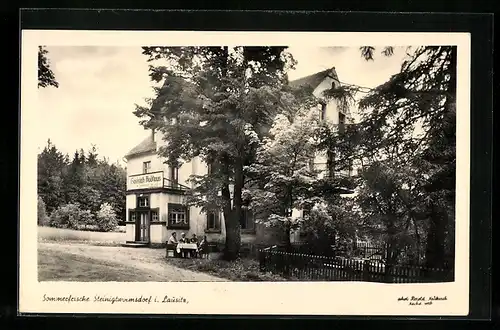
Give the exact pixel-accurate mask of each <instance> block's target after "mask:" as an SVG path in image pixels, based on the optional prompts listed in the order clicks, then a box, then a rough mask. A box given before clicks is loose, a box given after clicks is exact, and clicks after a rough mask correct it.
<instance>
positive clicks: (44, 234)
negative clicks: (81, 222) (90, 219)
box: [38, 226, 126, 246]
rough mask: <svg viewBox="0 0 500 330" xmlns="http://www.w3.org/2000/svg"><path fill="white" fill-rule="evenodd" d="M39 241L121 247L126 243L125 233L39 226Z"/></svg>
mask: <svg viewBox="0 0 500 330" xmlns="http://www.w3.org/2000/svg"><path fill="white" fill-rule="evenodd" d="M38 240H39V241H42V242H43V241H46V242H47V241H52V242H81V243H86V244H92V245H104V246H119V245H121V244H122V243H124V242H125V241H126V234H125V233H124V232H116V231H114V232H106V233H104V232H95V231H83V230H72V229H62V228H53V227H43V226H38Z"/></svg>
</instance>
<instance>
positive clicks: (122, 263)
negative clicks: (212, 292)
mask: <svg viewBox="0 0 500 330" xmlns="http://www.w3.org/2000/svg"><path fill="white" fill-rule="evenodd" d="M38 250H39V258H41V260H39V264H43V265H47V264H50V260H56V259H54V258H51V256H57V257H59V259H58V260H61V259H62V260H67V262H69V263H71V262H75V263H76V262H78V263H79V264H82V263H87V267H92V263H93V262H95V263H99V266H100V267H103V266H105V267H106V273H109V272H110V271H111V272H113V271H114V270H116V272H120V271H123V269H129V270H133V271H131V272H129V273H137V274H140V275H139V276H140V278H134V279H131V280H132V281H141V280H143V281H162V282H180V281H183V282H184V281H196V282H205V281H210V282H213V281H227V280H225V279H221V278H218V277H214V276H211V275H208V274H203V273H198V272H193V271H190V270H186V269H181V268H177V267H175V266H172V265H169V264H167V263H166V262H165V251H164V250H163V249H149V248H126V247H108V246H92V245H86V244H72V243H69V244H67V243H46V242H44V243H42V242H39V243H38ZM65 256H66V257H65ZM82 260H83V261H82ZM58 262H61V261H58ZM50 266H51V267H56V268H54V270H53V271H52V272H53V273H57V265H50ZM41 271H43V269H42V270H41ZM106 275H107V277H109V274H106ZM130 275H131V276H135V277H137V275H132V274H130ZM45 277H47V276H45ZM57 277H58V278H60V276H57ZM78 277H79V278H81V277H82V275H80V276H78ZM105 277H106V276H103V278H105ZM111 278H113V277H111ZM118 278H120V277H118ZM94 280H95V279H94Z"/></svg>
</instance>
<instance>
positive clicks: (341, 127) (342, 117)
mask: <svg viewBox="0 0 500 330" xmlns="http://www.w3.org/2000/svg"><path fill="white" fill-rule="evenodd" d="M344 129H345V115H344V114H343V113H340V112H339V132H340V133H344Z"/></svg>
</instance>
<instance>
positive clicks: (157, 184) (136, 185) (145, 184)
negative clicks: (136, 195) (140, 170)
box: [127, 172, 163, 190]
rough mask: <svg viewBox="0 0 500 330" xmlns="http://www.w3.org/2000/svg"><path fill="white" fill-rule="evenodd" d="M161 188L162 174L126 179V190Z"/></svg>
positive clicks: (147, 174)
mask: <svg viewBox="0 0 500 330" xmlns="http://www.w3.org/2000/svg"><path fill="white" fill-rule="evenodd" d="M162 187H163V172H155V173H146V174H140V175H133V176H129V177H128V181H127V190H136V189H154V188H162Z"/></svg>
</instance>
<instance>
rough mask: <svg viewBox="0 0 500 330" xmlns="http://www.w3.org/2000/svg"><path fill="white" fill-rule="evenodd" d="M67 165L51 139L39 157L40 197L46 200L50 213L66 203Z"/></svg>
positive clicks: (38, 180)
mask: <svg viewBox="0 0 500 330" xmlns="http://www.w3.org/2000/svg"><path fill="white" fill-rule="evenodd" d="M66 165H67V163H66V159H65V156H64V155H63V154H62V153H61V152H60V151H59V150H58V149H57V148H56V146H54V145H53V144H52V142H51V141H50V139H49V140H48V141H47V145H46V146H45V147H44V149H43V151H42V152H41V153H40V154H39V155H38V179H37V182H38V195H39V196H40V197H41V198H42V199H43V200H44V202H45V204H46V207H47V211H48V212H49V213H50V212H52V211H53V210H54V209H56V208H57V207H58V206H60V205H61V204H63V201H64V186H63V171H64V168H65V166H66Z"/></svg>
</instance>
